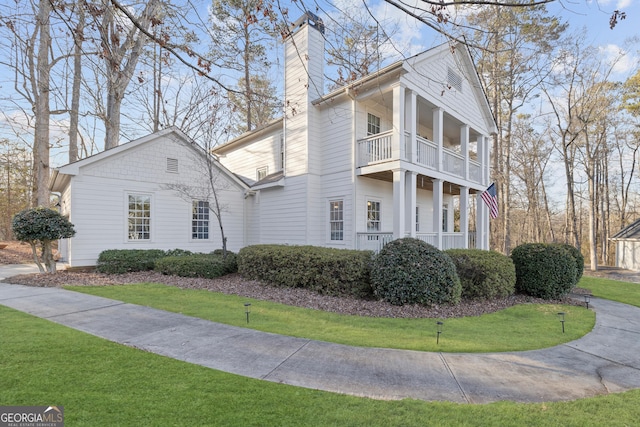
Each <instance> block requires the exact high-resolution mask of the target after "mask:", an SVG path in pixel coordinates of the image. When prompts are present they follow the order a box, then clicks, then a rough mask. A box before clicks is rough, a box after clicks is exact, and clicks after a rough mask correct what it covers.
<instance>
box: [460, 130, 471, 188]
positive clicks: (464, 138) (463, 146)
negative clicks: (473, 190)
mask: <svg viewBox="0 0 640 427" xmlns="http://www.w3.org/2000/svg"><path fill="white" fill-rule="evenodd" d="M460 154H462V177H463V178H464V179H466V180H467V181H468V180H469V125H462V126H460Z"/></svg>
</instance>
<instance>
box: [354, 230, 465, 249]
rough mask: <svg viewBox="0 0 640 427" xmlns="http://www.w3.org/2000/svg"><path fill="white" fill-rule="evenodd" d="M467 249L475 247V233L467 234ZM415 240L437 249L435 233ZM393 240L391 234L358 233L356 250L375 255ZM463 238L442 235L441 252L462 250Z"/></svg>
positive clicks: (424, 234) (459, 235)
mask: <svg viewBox="0 0 640 427" xmlns="http://www.w3.org/2000/svg"><path fill="white" fill-rule="evenodd" d="M468 234H469V238H468V246H466V247H467V248H475V247H476V233H475V232H469V233H468ZM416 238H417V239H420V240H422V241H423V242H425V243H428V244H430V245H433V246H435V247H438V244H437V243H438V235H437V234H436V233H418V234H417V235H416ZM392 240H393V233H358V235H357V244H358V246H357V248H358V249H359V250H369V251H374V252H376V253H378V252H380V249H382V247H383V246H384V245H386V244H387V243H389V242H391V241H392ZM463 248H465V246H464V237H463V235H462V233H442V248H441V249H442V250H443V251H444V250H447V249H463Z"/></svg>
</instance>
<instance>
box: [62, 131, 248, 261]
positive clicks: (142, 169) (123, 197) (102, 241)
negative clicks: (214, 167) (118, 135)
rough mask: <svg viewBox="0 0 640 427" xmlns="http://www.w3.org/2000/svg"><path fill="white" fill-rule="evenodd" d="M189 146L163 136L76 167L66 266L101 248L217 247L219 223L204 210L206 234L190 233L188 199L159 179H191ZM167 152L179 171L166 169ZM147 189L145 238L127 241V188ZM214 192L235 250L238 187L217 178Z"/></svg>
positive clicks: (239, 236)
mask: <svg viewBox="0 0 640 427" xmlns="http://www.w3.org/2000/svg"><path fill="white" fill-rule="evenodd" d="M195 154H196V153H195V152H194V151H193V150H192V148H191V147H188V146H185V145H183V144H182V143H180V142H176V141H171V140H168V139H164V140H156V141H152V142H150V143H147V144H143V145H141V146H138V147H135V148H134V149H131V150H129V151H126V152H124V153H121V154H120V155H118V156H114V157H107V158H105V159H103V160H101V161H99V162H96V163H95V164H91V165H89V166H87V167H81V168H80V174H79V175H77V176H75V177H73V178H72V186H71V191H72V198H73V200H74V203H73V206H72V212H71V221H72V222H73V224H74V225H75V228H76V232H77V233H76V236H75V237H74V238H73V239H72V245H73V246H72V257H71V258H70V260H69V262H70V264H71V265H72V266H84V265H93V264H95V261H96V260H97V257H98V255H99V254H100V252H102V251H103V250H105V249H165V250H166V249H174V248H182V249H188V250H191V251H194V252H210V251H212V250H214V249H217V248H220V247H222V243H221V239H220V233H219V227H218V224H217V221H216V218H215V216H214V215H213V214H211V215H210V224H209V230H210V236H209V239H208V240H202V241H201V240H192V239H191V200H186V199H187V198H188V197H185V195H181V194H179V193H178V192H176V191H174V190H170V189H168V188H167V187H166V186H165V184H171V183H194V182H195V183H197V182H198V181H202V180H204V178H205V177H204V176H203V175H202V174H201V173H199V172H198V168H197V165H196V163H195V162H196V160H195V159H196V156H195ZM167 157H171V158H177V159H178V162H179V172H178V173H177V174H174V173H167V172H166V159H167ZM130 193H133V194H138V193H142V194H150V195H151V239H150V240H149V241H129V240H128V236H127V214H128V207H127V194H130ZM219 197H220V199H221V200H222V204H223V205H224V210H223V213H222V219H223V224H224V230H225V234H226V235H227V239H228V240H227V247H228V248H229V249H230V250H233V251H237V250H239V249H240V248H242V247H243V246H244V245H245V243H244V236H243V230H244V224H243V217H244V198H243V190H242V188H241V187H239V186H238V185H237V184H236V183H234V182H233V181H232V180H230V179H228V178H225V179H221V181H220V184H219Z"/></svg>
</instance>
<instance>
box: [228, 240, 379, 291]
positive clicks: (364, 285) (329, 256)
mask: <svg viewBox="0 0 640 427" xmlns="http://www.w3.org/2000/svg"><path fill="white" fill-rule="evenodd" d="M371 256H372V252H370V251H356V250H347V249H333V248H323V247H319V246H289V245H253V246H247V247H245V248H242V249H241V250H240V252H238V272H239V273H240V274H241V275H242V276H244V277H246V278H248V279H255V280H262V281H265V282H269V283H272V284H274V285H277V286H285V287H292V288H306V289H311V290H314V291H316V292H318V293H321V294H325V295H333V296H340V295H351V296H356V297H360V298H367V297H371V296H373V290H372V288H371V285H370V283H369V270H370V262H371Z"/></svg>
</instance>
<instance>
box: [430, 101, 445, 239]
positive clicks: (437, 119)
mask: <svg viewBox="0 0 640 427" xmlns="http://www.w3.org/2000/svg"><path fill="white" fill-rule="evenodd" d="M443 122H444V111H443V110H442V108H439V107H437V108H434V109H433V142H435V144H436V147H438V154H437V157H438V158H437V160H436V168H437V170H438V171H440V172H441V171H442V158H443V156H442V144H443V142H444V125H443ZM440 228H442V227H440Z"/></svg>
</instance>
